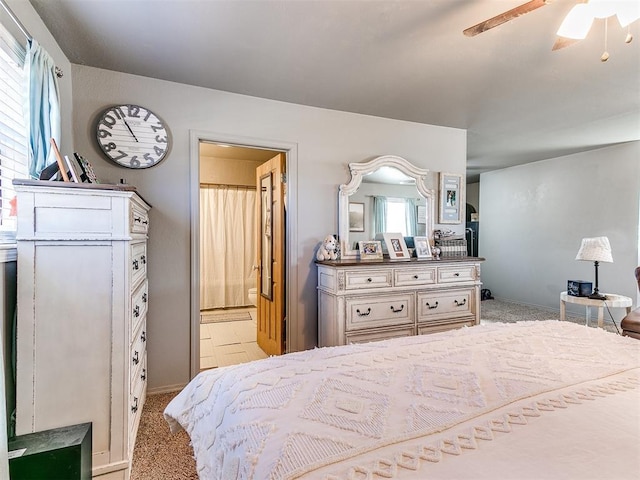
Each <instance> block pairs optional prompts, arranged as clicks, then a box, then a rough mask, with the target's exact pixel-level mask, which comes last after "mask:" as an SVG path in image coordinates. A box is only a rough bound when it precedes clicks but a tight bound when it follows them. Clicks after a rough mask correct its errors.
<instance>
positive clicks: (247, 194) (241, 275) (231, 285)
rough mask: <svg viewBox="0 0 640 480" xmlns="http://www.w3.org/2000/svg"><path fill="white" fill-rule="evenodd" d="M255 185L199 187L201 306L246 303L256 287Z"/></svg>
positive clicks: (227, 305)
mask: <svg viewBox="0 0 640 480" xmlns="http://www.w3.org/2000/svg"><path fill="white" fill-rule="evenodd" d="M255 210H256V191H255V187H252V188H247V187H233V186H226V185H225V186H218V185H201V187H200V309H201V310H205V309H210V308H224V307H238V306H243V305H249V304H250V302H249V297H248V290H249V288H252V287H255V286H256V275H255V272H254V270H253V265H254V263H255V262H256V241H255V238H256V236H255V229H256V222H255Z"/></svg>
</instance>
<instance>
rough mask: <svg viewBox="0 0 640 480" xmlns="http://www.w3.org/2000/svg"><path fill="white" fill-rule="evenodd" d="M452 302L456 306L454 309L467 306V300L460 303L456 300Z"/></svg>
mask: <svg viewBox="0 0 640 480" xmlns="http://www.w3.org/2000/svg"><path fill="white" fill-rule="evenodd" d="M453 302H454V303H455V304H456V307H464V306H465V305H466V304H467V299H466V298H465V299H463V300H462V302H459V301H458V300H454V301H453Z"/></svg>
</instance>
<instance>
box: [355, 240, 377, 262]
mask: <svg viewBox="0 0 640 480" xmlns="http://www.w3.org/2000/svg"><path fill="white" fill-rule="evenodd" d="M358 250H360V260H380V259H381V258H382V243H381V242H379V241H377V240H364V241H360V242H358Z"/></svg>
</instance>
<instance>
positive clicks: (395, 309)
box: [391, 303, 404, 313]
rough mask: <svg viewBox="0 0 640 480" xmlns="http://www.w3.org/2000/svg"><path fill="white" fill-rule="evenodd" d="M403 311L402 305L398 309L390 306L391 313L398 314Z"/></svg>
mask: <svg viewBox="0 0 640 480" xmlns="http://www.w3.org/2000/svg"><path fill="white" fill-rule="evenodd" d="M403 310H404V303H403V304H402V305H400V308H393V305H391V311H392V312H393V313H399V312H401V311H403Z"/></svg>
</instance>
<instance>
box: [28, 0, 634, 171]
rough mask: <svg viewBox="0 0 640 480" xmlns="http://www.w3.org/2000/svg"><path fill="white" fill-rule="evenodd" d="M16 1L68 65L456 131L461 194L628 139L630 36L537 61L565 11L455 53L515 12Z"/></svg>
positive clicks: (549, 11)
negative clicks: (500, 176) (502, 174)
mask: <svg viewBox="0 0 640 480" xmlns="http://www.w3.org/2000/svg"><path fill="white" fill-rule="evenodd" d="M30 1H31V3H32V5H33V6H34V7H35V9H36V11H37V12H38V13H39V15H40V16H41V17H42V19H43V21H44V22H45V24H46V25H47V27H48V28H49V30H50V31H51V32H52V34H53V35H54V37H55V38H56V40H57V41H58V43H59V44H60V46H61V48H62V49H63V50H64V52H65V54H66V55H67V56H68V58H69V60H70V61H71V62H72V63H76V64H81V65H88V66H93V67H98V68H104V69H108V70H115V71H119V72H126V73H132V74H136V75H143V76H147V77H153V78H158V79H163V80H169V81H173V82H179V83H185V84H190V85H197V86H202V87H208V88H213V89H218V90H224V91H228V92H235V93H240V94H246V95H252V96H257V97H263V98H269V99H275V100H281V101H286V102H293V103H298V104H303V105H312V106H316V107H324V108H329V109H335V110H343V111H347V112H356V113H361V114H367V115H374V116H380V117H388V118H393V119H400V120H408V121H412V122H420V123H426V124H432V125H443V126H448V127H456V128H463V129H467V130H468V145H467V154H468V155H467V156H468V170H467V175H468V180H470V181H474V180H477V178H478V175H479V173H481V172H484V171H488V170H493V169H497V168H504V167H506V166H511V165H517V164H522V163H527V162H532V161H537V160H542V159H548V158H555V157H558V156H562V155H566V154H570V153H575V152H580V151H586V150H591V149H595V148H601V147H604V146H608V145H613V144H617V143H622V142H628V141H633V140H638V139H640V22H638V21H636V22H635V23H634V24H633V25H632V30H631V31H632V33H633V34H634V36H635V37H636V39H635V40H634V41H633V42H632V43H631V44H625V43H624V41H623V39H624V37H625V35H626V33H627V32H626V30H624V31H623V30H622V29H621V28H620V26H619V25H618V24H617V22H616V21H615V20H613V21H610V22H609V28H608V31H609V35H608V51H609V53H610V59H609V60H608V61H607V62H606V63H602V62H601V61H600V55H601V54H602V52H603V50H604V39H605V35H604V31H605V28H604V22H603V21H598V23H596V24H594V26H593V28H592V30H591V33H590V35H589V37H588V38H587V39H586V40H583V41H582V42H579V43H578V44H576V45H573V46H571V47H568V48H565V49H562V50H558V51H555V52H552V51H551V47H552V46H553V44H554V41H555V31H556V30H557V29H558V26H559V25H560V22H561V21H562V19H563V18H564V16H565V15H566V14H567V12H568V11H569V9H570V8H571V7H572V6H573V5H574V4H575V0H555V1H553V2H552V3H551V4H549V5H547V6H544V7H542V8H540V9H538V10H536V11H534V12H532V13H530V14H528V15H524V16H522V17H519V18H517V19H515V20H514V21H512V22H509V23H506V24H504V25H501V26H499V27H497V28H494V29H492V30H490V31H487V32H484V33H482V34H480V35H478V36H476V37H471V38H470V37H465V36H464V35H463V34H462V30H463V29H465V28H466V27H469V26H472V25H474V24H476V23H479V22H480V21H482V20H485V19H487V18H489V17H491V16H493V15H496V14H499V13H501V12H503V11H505V10H508V9H510V8H513V7H515V6H517V5H519V4H521V3H524V1H525V0H422V1H408V0H404V1H364V0H351V1H330V0H323V1H321V0H317V1H295V0H288V1H276V0H260V1H250V0H244V1H237V0H215V1H214V0H189V1H186V0H127V1H123V0H57V1H55V2H53V1H50V0H30ZM630 1H637V0H630ZM381 153H393V152H381Z"/></svg>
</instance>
